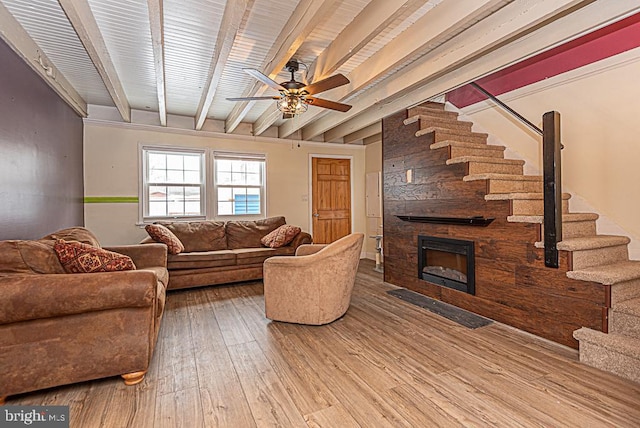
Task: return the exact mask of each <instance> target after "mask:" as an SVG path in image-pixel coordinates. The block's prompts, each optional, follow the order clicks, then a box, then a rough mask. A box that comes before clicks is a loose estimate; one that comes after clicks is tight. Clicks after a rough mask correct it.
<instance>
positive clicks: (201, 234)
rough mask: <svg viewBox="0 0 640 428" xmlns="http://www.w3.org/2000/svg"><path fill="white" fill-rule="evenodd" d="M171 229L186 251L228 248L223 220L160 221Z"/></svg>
mask: <svg viewBox="0 0 640 428" xmlns="http://www.w3.org/2000/svg"><path fill="white" fill-rule="evenodd" d="M157 224H160V225H162V226H165V227H166V228H167V229H169V230H170V231H171V232H172V233H173V234H174V235H175V236H176V237H177V238H178V239H179V240H180V242H182V245H184V251H185V252H187V253H190V252H192V251H216V250H226V249H227V236H226V234H225V227H224V222H222V221H189V222H175V223H171V222H158V223H157Z"/></svg>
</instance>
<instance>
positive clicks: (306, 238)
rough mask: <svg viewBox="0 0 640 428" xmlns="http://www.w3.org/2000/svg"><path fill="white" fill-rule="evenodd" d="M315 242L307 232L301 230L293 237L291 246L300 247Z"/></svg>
mask: <svg viewBox="0 0 640 428" xmlns="http://www.w3.org/2000/svg"><path fill="white" fill-rule="evenodd" d="M312 242H313V238H311V235H309V234H308V233H307V232H300V233H298V234H297V235H296V237H295V238H293V241H291V242H290V243H289V246H291V247H293V248H298V247H299V246H300V245H303V244H311V243H312Z"/></svg>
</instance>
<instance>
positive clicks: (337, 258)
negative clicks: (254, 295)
mask: <svg viewBox="0 0 640 428" xmlns="http://www.w3.org/2000/svg"><path fill="white" fill-rule="evenodd" d="M363 241H364V235H363V234H362V233H354V234H351V235H347V236H345V237H344V238H341V239H339V240H337V241H335V242H333V243H331V244H328V245H301V246H300V247H298V250H297V251H296V255H295V256H282V257H271V258H270V259H267V260H265V262H264V302H265V313H266V316H267V318H269V319H271V320H274V321H284V322H291V323H297V324H311V325H322V324H328V323H330V322H332V321H335V320H336V319H338V318H340V317H341V316H342V315H344V314H345V313H346V312H347V309H349V303H350V302H351V292H352V291H353V285H354V283H355V279H356V271H357V269H358V262H359V260H360V251H361V250H362V242H363Z"/></svg>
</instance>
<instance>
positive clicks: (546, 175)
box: [542, 111, 562, 268]
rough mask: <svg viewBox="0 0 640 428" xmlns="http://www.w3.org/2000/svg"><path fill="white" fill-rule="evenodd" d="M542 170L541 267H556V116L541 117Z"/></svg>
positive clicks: (559, 231)
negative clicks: (542, 250)
mask: <svg viewBox="0 0 640 428" xmlns="http://www.w3.org/2000/svg"><path fill="white" fill-rule="evenodd" d="M542 131H543V132H542V163H543V165H542V168H543V173H542V176H543V182H544V264H545V266H547V267H552V268H557V267H558V242H560V241H562V170H561V160H560V157H561V156H560V149H561V148H562V144H561V143H560V113H558V112H557V111H550V112H547V113H545V114H544V115H543V116H542Z"/></svg>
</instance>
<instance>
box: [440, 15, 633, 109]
mask: <svg viewBox="0 0 640 428" xmlns="http://www.w3.org/2000/svg"><path fill="white" fill-rule="evenodd" d="M638 46H640V13H638V14H635V15H632V16H630V17H628V18H625V19H623V20H621V21H618V22H616V23H614V24H611V25H608V26H606V27H604V28H601V29H599V30H596V31H594V32H592V33H589V34H587V35H585V36H582V37H580V38H577V39H575V40H572V41H570V42H567V43H565V44H563V45H560V46H558V47H555V48H553V49H550V50H548V51H547V52H543V53H541V54H539V55H536V56H534V57H531V58H529V59H527V60H524V61H522V62H520V63H518V64H514V65H512V66H510V67H507V68H505V69H503V70H500V71H498V72H496V73H493V74H491V75H489V76H486V77H483V78H482V79H479V80H477V81H476V83H478V84H479V85H480V86H482V87H483V88H485V89H486V90H487V91H489V92H490V93H492V94H494V95H500V94H504V93H506V92H510V91H513V90H515V89H519V88H522V87H524V86H527V85H531V84H532V83H536V82H539V81H541V80H544V79H547V78H549V77H553V76H557V75H559V74H562V73H566V72H567V71H571V70H575V69H576V68H579V67H583V66H585V65H588V64H591V63H594V62H596V61H600V60H603V59H605V58H609V57H612V56H614V55H617V54H620V53H622V52H626V51H628V50H631V49H634V48H637V47H638ZM486 98H487V97H485V96H484V95H482V94H481V93H479V92H478V91H476V90H475V89H474V88H473V87H471V86H469V85H465V86H462V87H460V88H458V89H454V90H453V91H451V92H449V93H448V94H447V101H450V102H451V103H452V104H453V105H455V106H456V107H458V108H463V107H467V106H469V105H472V104H475V103H477V102H480V101H483V100H485V99H486Z"/></svg>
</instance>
